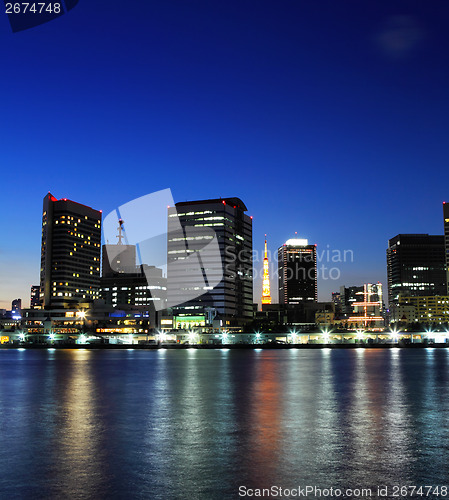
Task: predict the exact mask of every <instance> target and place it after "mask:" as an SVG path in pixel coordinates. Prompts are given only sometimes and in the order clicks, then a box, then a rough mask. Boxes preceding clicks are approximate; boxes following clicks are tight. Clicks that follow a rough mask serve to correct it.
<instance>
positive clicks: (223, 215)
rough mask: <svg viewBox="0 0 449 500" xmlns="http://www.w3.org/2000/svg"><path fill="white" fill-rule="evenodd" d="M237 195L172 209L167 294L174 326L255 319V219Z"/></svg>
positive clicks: (168, 247)
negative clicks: (253, 235)
mask: <svg viewBox="0 0 449 500" xmlns="http://www.w3.org/2000/svg"><path fill="white" fill-rule="evenodd" d="M246 211H247V208H246V206H245V204H244V203H243V202H242V200H240V199H239V198H223V199H221V198H220V199H212V200H198V201H186V202H181V203H176V205H175V206H174V207H169V209H168V242H167V252H168V259H167V298H168V303H169V305H170V306H172V310H173V315H174V325H175V327H180V328H181V327H182V328H188V327H189V326H191V327H196V326H207V325H208V324H210V320H211V317H214V316H215V314H217V318H219V319H221V320H222V325H223V326H232V325H236V324H241V323H242V322H245V321H250V320H251V319H252V304H253V276H252V258H251V253H252V218H251V217H249V216H248V215H246V214H245V212H246Z"/></svg>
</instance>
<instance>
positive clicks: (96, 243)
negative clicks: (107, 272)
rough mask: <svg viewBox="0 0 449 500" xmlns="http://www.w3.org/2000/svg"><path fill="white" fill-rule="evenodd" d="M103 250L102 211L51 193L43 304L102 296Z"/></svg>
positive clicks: (43, 262) (45, 226) (44, 235)
mask: <svg viewBox="0 0 449 500" xmlns="http://www.w3.org/2000/svg"><path fill="white" fill-rule="evenodd" d="M100 254H101V211H98V210H94V209H93V208H90V207H87V206H85V205H81V204H80V203H76V202H74V201H71V200H67V199H66V198H64V199H61V200H57V199H56V198H55V197H54V196H53V195H52V194H51V193H48V195H47V196H45V198H44V206H43V214H42V247H41V282H40V302H41V305H42V306H43V307H46V308H47V307H61V306H63V305H64V304H66V303H69V304H72V305H73V304H76V303H77V302H83V301H88V300H93V299H96V298H98V295H99V284H100Z"/></svg>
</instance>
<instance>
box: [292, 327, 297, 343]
mask: <svg viewBox="0 0 449 500" xmlns="http://www.w3.org/2000/svg"><path fill="white" fill-rule="evenodd" d="M290 337H291V339H292V344H297V343H298V334H297V333H296V330H295V329H293V330H290Z"/></svg>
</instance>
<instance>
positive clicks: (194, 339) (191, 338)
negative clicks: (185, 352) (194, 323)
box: [189, 330, 198, 344]
mask: <svg viewBox="0 0 449 500" xmlns="http://www.w3.org/2000/svg"><path fill="white" fill-rule="evenodd" d="M189 343H190V344H198V334H197V333H196V332H195V330H190V331H189Z"/></svg>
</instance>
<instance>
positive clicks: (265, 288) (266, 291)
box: [262, 235, 271, 304]
mask: <svg viewBox="0 0 449 500" xmlns="http://www.w3.org/2000/svg"><path fill="white" fill-rule="evenodd" d="M269 267H270V263H269V262H268V252H267V235H265V256H264V259H263V281H262V304H271V292H270V271H269Z"/></svg>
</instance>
